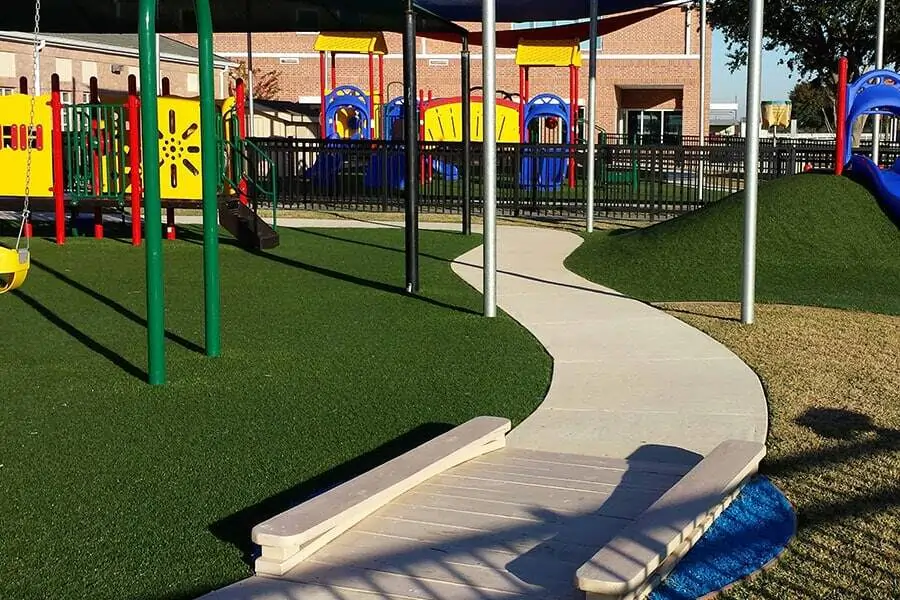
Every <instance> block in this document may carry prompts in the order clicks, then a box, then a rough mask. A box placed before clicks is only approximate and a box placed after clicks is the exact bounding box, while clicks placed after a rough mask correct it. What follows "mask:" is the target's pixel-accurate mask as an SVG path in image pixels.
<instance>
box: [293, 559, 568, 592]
mask: <svg viewBox="0 0 900 600" xmlns="http://www.w3.org/2000/svg"><path fill="white" fill-rule="evenodd" d="M285 578H286V579H289V580H291V581H298V582H300V583H306V584H315V585H317V586H321V587H323V588H326V589H328V590H342V589H350V590H366V591H373V592H376V593H378V594H381V597H384V598H409V599H415V600H444V599H447V600H484V599H487V598H490V599H493V598H497V599H505V598H534V599H535V600H537V599H538V598H542V599H544V598H553V594H552V593H550V594H547V592H546V591H545V590H538V591H537V592H532V591H530V590H527V589H522V590H519V591H514V592H511V591H506V590H499V589H493V588H489V587H486V586H481V585H478V584H477V583H475V582H473V581H470V582H466V583H448V582H446V581H440V580H436V579H429V578H426V577H417V576H415V575H413V574H409V573H388V572H385V571H378V570H371V569H361V568H357V567H352V566H333V567H332V566H328V565H316V564H312V563H303V564H302V565H299V566H298V567H297V568H295V569H293V570H291V571H290V572H289V573H288V574H287V575H286V576H285ZM337 597H338V598H340V596H337ZM304 600H305V599H304ZM332 600H334V598H332Z"/></svg>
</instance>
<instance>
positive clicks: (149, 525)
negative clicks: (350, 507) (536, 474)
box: [0, 229, 551, 600]
mask: <svg viewBox="0 0 900 600" xmlns="http://www.w3.org/2000/svg"><path fill="white" fill-rule="evenodd" d="M182 233H186V235H188V237H192V238H194V239H186V240H184V241H178V242H173V243H166V245H165V261H166V320H167V327H168V332H169V336H168V337H169V339H168V343H167V352H168V367H169V383H168V385H166V386H164V387H159V388H151V387H148V386H147V385H146V384H145V383H144V381H143V377H144V369H145V368H146V341H145V327H144V321H143V319H144V316H145V307H144V293H145V292H144V269H143V261H144V253H143V249H135V248H131V247H130V246H128V245H127V244H124V243H119V242H117V241H114V240H100V241H95V240H91V239H72V240H70V241H69V242H68V243H67V244H66V245H65V246H64V247H55V246H52V245H50V244H49V243H46V242H40V241H36V242H35V243H34V244H33V246H32V253H33V266H32V269H31V274H30V276H29V279H28V281H27V283H26V285H25V286H24V287H23V288H22V289H21V290H20V291H19V292H18V293H16V294H10V295H7V296H3V297H0V315H2V317H0V339H2V340H3V342H4V346H5V349H6V353H5V356H4V360H3V361H2V362H0V381H2V382H3V401H2V402H0V514H2V515H3V517H2V519H0V598H4V599H20V598H21V599H24V598H46V597H54V598H110V599H116V600H121V599H123V598H129V599H131V598H141V599H162V598H167V599H175V598H193V597H196V596H198V595H200V594H201V593H204V592H206V591H208V590H211V589H214V588H218V587H221V586H223V585H226V584H228V583H231V582H233V581H236V580H238V579H240V578H242V577H245V576H247V575H249V574H250V573H251V568H250V565H249V563H248V562H247V561H248V559H249V553H250V552H251V545H250V528H251V527H252V526H253V525H254V524H256V523H258V522H260V521H262V520H264V519H266V518H268V517H270V516H272V515H274V514H277V513H278V512H280V511H282V510H285V509H286V508H288V507H290V506H292V505H294V504H295V503H297V502H299V501H300V500H302V499H303V498H304V497H307V496H309V495H310V494H314V493H316V492H317V491H320V490H322V489H323V488H327V487H329V486H332V485H334V484H336V483H338V482H339V481H341V480H344V479H346V478H349V477H351V476H353V475H355V474H357V473H360V472H362V471H365V470H367V469H368V468H371V467H373V466H375V465H377V464H380V463H381V462H383V461H384V460H386V459H388V458H391V457H392V456H394V455H396V454H398V453H400V452H402V451H404V450H407V449H409V448H410V447H412V446H413V445H416V444H418V443H421V442H423V441H425V440H426V439H429V438H430V437H433V436H434V435H436V434H438V433H441V432H443V431H446V430H447V429H449V428H450V427H451V426H452V425H455V424H459V423H461V422H463V421H465V420H467V419H469V418H471V417H474V416H477V415H497V416H506V417H509V418H510V419H512V420H513V421H514V422H518V421H520V420H521V419H523V418H524V417H525V416H527V415H528V414H529V413H530V412H531V411H532V410H533V409H534V408H535V407H536V406H537V405H538V404H539V402H540V401H541V399H542V398H543V396H544V393H545V392H546V388H547V386H548V384H549V379H550V371H551V360H550V358H549V357H548V356H547V354H546V353H545V351H544V350H543V348H542V347H541V346H540V344H539V343H538V342H537V341H536V340H535V339H534V338H533V337H532V336H531V335H530V334H529V333H528V332H527V331H525V330H524V329H522V328H521V327H520V326H518V325H517V324H516V323H515V322H514V321H512V320H511V319H509V318H507V317H501V318H498V319H495V320H486V319H483V318H481V317H480V316H479V312H480V306H481V297H480V295H479V294H478V293H476V292H475V291H474V290H472V289H470V288H469V287H467V286H466V285H465V284H464V283H463V282H462V281H461V280H459V279H458V278H457V277H456V276H455V275H453V273H452V272H451V270H450V266H449V264H448V260H449V259H452V258H454V257H456V256H458V255H460V254H462V253H463V252H465V251H466V250H468V249H470V248H472V247H474V246H475V245H477V244H478V243H480V239H479V238H478V237H477V236H472V237H463V236H461V235H458V234H453V233H441V232H424V231H423V232H422V234H421V242H422V248H423V257H422V264H421V268H422V270H421V275H422V282H423V290H422V296H421V297H420V298H413V297H409V296H407V295H405V294H404V293H402V286H403V254H402V247H403V233H402V230H399V229H387V230H352V231H351V230H308V231H289V230H282V232H281V234H282V245H281V247H279V248H278V249H277V250H275V251H273V252H271V253H268V254H266V255H254V254H251V253H247V252H244V251H242V250H240V249H238V248H236V247H233V246H229V245H223V246H222V249H221V260H222V308H223V342H224V350H225V351H224V356H223V357H221V358H219V359H208V358H206V357H205V356H203V354H202V353H201V352H200V351H201V350H202V348H201V346H202V343H203V337H202V332H203V325H202V321H203V318H202V306H203V290H202V259H201V248H200V246H198V245H197V243H196V242H197V239H196V233H191V232H182Z"/></svg>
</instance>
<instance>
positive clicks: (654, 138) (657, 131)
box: [625, 110, 682, 145]
mask: <svg viewBox="0 0 900 600" xmlns="http://www.w3.org/2000/svg"><path fill="white" fill-rule="evenodd" d="M681 120H682V113H681V111H680V110H627V111H625V133H626V135H627V136H628V143H629V144H667V145H668V144H672V145H677V144H680V143H681Z"/></svg>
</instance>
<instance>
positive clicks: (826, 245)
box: [566, 175, 900, 314]
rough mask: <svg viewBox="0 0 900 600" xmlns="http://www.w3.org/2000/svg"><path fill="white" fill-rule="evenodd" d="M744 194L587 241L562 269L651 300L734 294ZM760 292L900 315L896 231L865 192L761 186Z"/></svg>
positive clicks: (833, 184)
mask: <svg viewBox="0 0 900 600" xmlns="http://www.w3.org/2000/svg"><path fill="white" fill-rule="evenodd" d="M743 219H744V204H743V196H742V195H741V194H738V195H735V196H731V197H729V198H726V199H725V200H722V201H721V202H717V203H715V204H712V205H710V206H708V207H706V208H705V209H703V210H699V211H696V212H694V213H690V214H687V215H684V216H682V217H679V218H677V219H673V220H671V221H666V222H663V223H660V224H658V225H655V226H653V227H649V228H646V229H638V230H633V231H628V232H623V231H613V232H599V233H596V234H593V235H590V236H588V237H587V240H586V242H585V244H583V245H582V247H581V248H579V249H578V250H577V251H576V252H575V253H574V254H573V255H572V256H570V257H569V259H568V260H567V262H566V265H567V266H568V267H569V268H570V269H572V270H573V271H576V272H578V273H580V274H582V275H584V276H585V277H587V278H588V279H592V280H594V281H599V282H602V283H603V284H605V285H608V286H610V287H612V288H615V289H618V290H619V291H621V292H623V293H627V294H630V295H632V296H635V297H638V298H641V299H644V300H648V301H684V300H703V301H715V300H730V301H734V300H738V299H739V298H740V294H741V289H740V286H741V264H742V255H741V247H742V240H743ZM758 223H759V229H758V238H759V239H758V263H757V297H758V299H759V300H760V301H762V302H778V303H787V304H804V305H813V306H825V307H834V308H851V309H858V310H868V311H873V312H880V313H885V314H900V293H898V290H900V268H898V264H900V263H898V260H900V235H898V231H897V227H895V226H894V225H893V224H892V223H891V222H890V221H889V220H888V219H887V217H885V215H884V213H882V211H881V209H880V208H879V207H878V205H877V203H876V202H875V200H874V199H873V198H872V196H870V195H869V193H868V192H867V191H866V190H865V188H863V187H861V186H859V185H857V184H856V183H853V182H852V181H850V180H849V179H846V178H838V177H833V176H827V175H798V176H795V177H789V178H785V179H780V180H777V181H773V182H769V183H765V184H763V185H761V186H760V190H759V221H758Z"/></svg>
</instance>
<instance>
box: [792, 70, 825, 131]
mask: <svg viewBox="0 0 900 600" xmlns="http://www.w3.org/2000/svg"><path fill="white" fill-rule="evenodd" d="M790 100H791V108H792V113H793V115H792V118H794V119H797V125H798V127H799V128H800V129H801V130H802V131H814V132H821V131H834V101H833V99H832V97H831V96H830V95H829V94H828V91H827V90H826V89H825V88H824V87H823V86H822V85H820V84H819V83H817V82H811V81H802V82H800V83H798V84H797V85H796V86H794V89H793V90H791V96H790Z"/></svg>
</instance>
